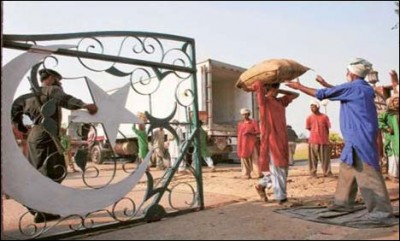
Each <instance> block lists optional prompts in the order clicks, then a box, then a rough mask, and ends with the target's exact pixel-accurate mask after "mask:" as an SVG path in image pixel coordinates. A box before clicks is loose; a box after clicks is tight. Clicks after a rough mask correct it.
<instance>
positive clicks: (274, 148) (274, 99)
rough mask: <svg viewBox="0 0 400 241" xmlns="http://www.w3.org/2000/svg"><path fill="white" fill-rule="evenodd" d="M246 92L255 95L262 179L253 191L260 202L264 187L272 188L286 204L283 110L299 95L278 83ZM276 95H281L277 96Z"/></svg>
mask: <svg viewBox="0 0 400 241" xmlns="http://www.w3.org/2000/svg"><path fill="white" fill-rule="evenodd" d="M245 90H247V91H255V92H256V94H257V102H258V106H259V108H260V124H261V125H260V126H261V128H260V132H261V135H260V136H261V137H260V139H261V145H260V156H259V160H258V163H259V168H260V170H261V171H262V173H263V175H264V177H263V178H261V179H260V180H259V183H258V184H257V185H256V187H255V188H256V190H257V192H258V194H259V195H260V197H261V199H262V200H264V201H268V198H267V197H266V195H265V188H270V187H271V186H273V187H274V195H275V199H276V200H277V201H279V204H282V203H284V202H286V201H287V194H286V184H287V176H288V167H289V146H288V136H287V128H286V107H287V106H288V105H289V104H290V103H291V102H292V101H293V100H294V99H295V98H297V97H298V96H299V94H298V93H295V92H291V91H286V90H282V89H279V83H275V84H268V85H264V84H262V83H261V82H260V81H257V82H256V83H255V84H253V86H252V87H251V88H246V89H245ZM278 94H282V95H283V96H281V97H278ZM270 169H271V171H270ZM271 183H272V185H271Z"/></svg>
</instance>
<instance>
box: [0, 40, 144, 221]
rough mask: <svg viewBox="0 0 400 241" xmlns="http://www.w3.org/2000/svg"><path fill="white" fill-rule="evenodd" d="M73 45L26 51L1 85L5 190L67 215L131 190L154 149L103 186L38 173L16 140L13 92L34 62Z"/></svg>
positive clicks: (26, 202)
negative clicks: (82, 187) (126, 172)
mask: <svg viewBox="0 0 400 241" xmlns="http://www.w3.org/2000/svg"><path fill="white" fill-rule="evenodd" d="M71 47H74V46H72V45H52V46H40V48H41V49H43V50H45V51H40V52H36V53H35V52H26V53H23V54H21V55H19V56H17V57H16V58H14V59H13V60H11V61H10V62H9V63H7V64H6V65H5V66H4V67H3V80H4V81H3V83H2V85H3V86H2V88H1V92H2V95H1V102H2V108H1V122H2V123H3V128H2V131H1V138H2V142H1V146H2V150H3V151H2V152H1V160H2V174H3V182H2V183H3V188H4V189H3V190H4V192H5V193H6V194H8V195H10V196H11V197H12V198H14V199H15V200H16V201H18V202H20V203H21V204H23V205H25V206H27V207H30V208H33V209H35V210H38V211H41V212H46V213H52V214H59V215H61V216H68V215H73V214H78V215H86V214H88V213H91V212H94V211H97V210H101V209H104V208H105V207H108V206H110V205H112V204H114V203H115V202H117V201H118V200H120V199H121V198H122V197H124V196H125V195H126V194H127V193H129V191H131V190H132V189H133V188H134V187H135V185H136V184H137V183H138V182H139V180H140V179H141V178H142V176H143V175H144V173H145V172H146V167H147V166H148V163H149V161H150V156H151V154H152V151H150V152H149V153H148V155H147V156H146V158H145V160H144V161H143V162H142V164H141V165H140V166H139V167H138V168H137V169H136V171H135V172H133V173H132V174H130V175H129V176H127V177H126V178H125V179H123V180H122V181H120V182H118V183H115V184H111V185H108V186H106V187H104V188H101V189H90V190H80V189H75V188H71V187H66V186H63V185H61V184H58V183H56V182H54V181H52V180H51V179H49V178H47V177H45V176H43V175H42V174H41V173H39V172H38V171H37V170H36V169H35V168H34V167H33V166H32V165H31V164H30V163H29V162H28V161H27V160H26V158H25V157H24V156H23V154H22V152H21V151H20V149H19V148H18V146H17V144H16V142H15V141H14V135H13V133H12V127H11V118H10V110H11V105H12V103H13V97H14V93H15V91H16V90H17V88H18V85H19V83H20V82H21V80H22V79H23V77H24V75H25V74H26V73H27V72H28V71H29V69H30V68H32V66H33V65H35V64H36V63H38V62H39V61H41V60H42V59H44V58H45V57H47V56H50V55H51V54H52V53H53V52H54V51H56V50H57V49H58V48H71Z"/></svg>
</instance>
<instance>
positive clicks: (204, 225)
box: [80, 160, 399, 240]
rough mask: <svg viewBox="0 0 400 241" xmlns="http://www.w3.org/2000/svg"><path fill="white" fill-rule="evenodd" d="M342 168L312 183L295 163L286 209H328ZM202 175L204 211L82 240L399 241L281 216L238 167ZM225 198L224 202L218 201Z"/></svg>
mask: <svg viewBox="0 0 400 241" xmlns="http://www.w3.org/2000/svg"><path fill="white" fill-rule="evenodd" d="M338 163H339V162H338V160H336V161H334V162H333V164H332V170H333V173H334V177H330V178H327V177H322V176H321V174H320V173H319V176H318V178H310V177H309V175H308V166H307V162H304V161H303V162H296V165H295V166H292V167H290V170H289V178H288V198H289V202H288V203H287V204H285V206H297V205H327V204H329V203H330V202H331V201H332V199H333V194H334V192H335V189H336V182H337V175H338ZM203 170H204V172H203V179H204V180H203V182H204V192H205V204H206V210H204V211H200V212H194V213H189V214H185V215H180V216H177V217H173V218H165V219H163V220H161V221H160V222H154V223H149V224H144V225H136V226H134V227H129V228H125V229H123V230H114V231H112V232H110V231H107V232H104V233H97V234H94V235H92V236H85V237H80V239H93V240H98V239H135V240H140V239H142V240H145V239H187V240H196V239H203V240H204V239H217V240H218V239H225V240H226V239H228V240H229V239H243V240H245V239H267V240H268V239H275V240H276V239H285V240H286V239H311V240H316V239H318V240H328V239H329V240H351V239H354V240H355V239H359V240H367V239H385V240H387V239H392V240H398V239H399V227H398V226H397V227H390V228H376V229H354V228H347V227H342V226H333V225H328V224H320V223H314V222H308V221H304V220H299V219H294V218H290V217H287V216H285V215H280V214H277V213H275V212H273V211H274V210H275V209H277V208H281V207H282V206H280V205H279V204H278V203H276V202H274V200H273V199H274V198H273V194H272V192H271V191H269V194H270V196H269V199H270V201H269V202H268V203H265V202H261V201H260V200H259V197H258V195H257V193H256V191H255V189H254V185H255V184H256V183H257V180H258V179H257V178H256V177H255V176H254V177H253V179H250V180H246V179H242V178H241V172H240V165H238V164H224V163H221V164H218V165H217V171H216V172H211V171H210V169H208V168H207V167H204V169H203ZM319 172H320V170H319ZM178 180H179V181H185V182H189V183H190V182H194V180H193V178H192V177H191V176H190V175H177V176H176V178H175V181H178ZM387 187H388V190H389V193H390V196H391V199H392V200H393V205H397V206H398V205H399V201H398V194H399V186H398V184H396V183H392V182H390V181H387ZM221 195H222V196H224V197H225V198H223V199H221V200H219V201H218V202H215V200H214V199H215V198H216V197H217V196H218V197H221ZM358 199H359V200H361V197H358Z"/></svg>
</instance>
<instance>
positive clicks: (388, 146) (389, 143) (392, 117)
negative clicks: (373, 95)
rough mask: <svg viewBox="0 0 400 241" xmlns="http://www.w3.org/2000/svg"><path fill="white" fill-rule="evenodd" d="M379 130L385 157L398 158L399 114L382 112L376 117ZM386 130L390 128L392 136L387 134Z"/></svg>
mask: <svg viewBox="0 0 400 241" xmlns="http://www.w3.org/2000/svg"><path fill="white" fill-rule="evenodd" d="M378 124H379V129H381V130H382V131H383V133H384V137H385V143H384V148H385V151H386V154H387V156H392V155H393V154H394V155H395V156H397V157H398V156H399V114H398V113H394V112H388V111H386V112H383V113H381V114H379V116H378ZM387 128H391V129H392V130H393V132H394V134H393V135H391V134H390V133H388V132H387V130H386V129H387Z"/></svg>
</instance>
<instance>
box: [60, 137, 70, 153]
mask: <svg viewBox="0 0 400 241" xmlns="http://www.w3.org/2000/svg"><path fill="white" fill-rule="evenodd" d="M60 143H61V146H62V148H63V149H64V153H66V152H68V151H69V149H70V148H71V141H70V139H69V136H67V135H63V136H61V138H60Z"/></svg>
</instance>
